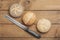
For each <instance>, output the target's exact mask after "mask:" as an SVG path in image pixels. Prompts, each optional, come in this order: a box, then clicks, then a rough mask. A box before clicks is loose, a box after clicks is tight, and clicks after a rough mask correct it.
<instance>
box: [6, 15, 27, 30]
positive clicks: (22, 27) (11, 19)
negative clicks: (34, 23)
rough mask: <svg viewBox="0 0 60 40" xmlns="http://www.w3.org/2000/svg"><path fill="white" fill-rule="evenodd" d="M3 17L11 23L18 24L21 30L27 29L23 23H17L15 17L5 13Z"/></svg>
mask: <svg viewBox="0 0 60 40" xmlns="http://www.w3.org/2000/svg"><path fill="white" fill-rule="evenodd" d="M5 18H7V19H8V20H9V21H11V22H12V23H14V24H16V25H17V26H19V27H20V28H21V29H23V30H27V29H28V27H26V26H24V25H23V24H21V23H19V22H18V21H16V20H15V19H13V18H12V17H10V16H8V15H6V16H5Z"/></svg>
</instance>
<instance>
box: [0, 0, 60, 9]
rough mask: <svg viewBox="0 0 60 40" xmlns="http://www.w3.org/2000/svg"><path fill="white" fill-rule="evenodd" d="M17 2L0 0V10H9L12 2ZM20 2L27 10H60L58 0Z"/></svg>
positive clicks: (18, 0) (16, 1) (14, 1)
mask: <svg viewBox="0 0 60 40" xmlns="http://www.w3.org/2000/svg"><path fill="white" fill-rule="evenodd" d="M24 1H25V2H24ZM18 2H20V0H0V10H9V7H10V6H11V5H12V4H14V3H18ZM21 3H22V5H25V6H24V7H26V8H28V10H60V0H34V1H33V0H29V1H27V0H23V1H22V2H21Z"/></svg>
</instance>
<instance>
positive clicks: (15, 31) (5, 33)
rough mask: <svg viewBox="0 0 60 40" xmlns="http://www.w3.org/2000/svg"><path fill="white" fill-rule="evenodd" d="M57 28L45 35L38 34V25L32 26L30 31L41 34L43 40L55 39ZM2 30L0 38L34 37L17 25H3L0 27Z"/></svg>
mask: <svg viewBox="0 0 60 40" xmlns="http://www.w3.org/2000/svg"><path fill="white" fill-rule="evenodd" d="M57 26H58V25H52V27H51V29H50V30H49V32H47V33H45V34H42V33H40V32H38V31H37V29H36V25H31V26H30V27H29V29H31V30H33V31H34V32H36V33H38V34H40V35H41V37H43V38H45V37H47V38H49V37H55V34H56V30H57ZM27 27H28V26H27ZM33 28H34V29H33ZM0 30H1V33H0V35H1V36H0V37H33V36H31V35H29V34H28V33H26V32H25V31H23V30H22V29H21V28H19V27H18V26H16V25H2V26H0Z"/></svg>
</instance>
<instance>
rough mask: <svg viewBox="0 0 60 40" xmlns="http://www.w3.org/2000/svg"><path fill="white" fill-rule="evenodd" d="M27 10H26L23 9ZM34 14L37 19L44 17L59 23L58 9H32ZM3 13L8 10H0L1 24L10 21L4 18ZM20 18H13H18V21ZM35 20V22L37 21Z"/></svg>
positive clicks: (6, 12) (6, 13)
mask: <svg viewBox="0 0 60 40" xmlns="http://www.w3.org/2000/svg"><path fill="white" fill-rule="evenodd" d="M25 12H27V11H25ZM32 12H34V13H35V14H36V16H37V21H38V20H39V19H41V18H46V19H49V20H50V21H51V22H52V23H56V24H58V23H60V22H59V19H60V18H59V16H60V12H59V11H32ZM5 15H9V12H8V11H0V23H1V24H2V23H3V24H4V23H5V24H6V23H8V24H9V23H11V22H10V21H8V20H7V19H6V18H4V16H5ZM21 18H22V16H21V17H20V18H15V19H16V20H18V21H19V22H20V21H21ZM37 21H36V22H35V23H37Z"/></svg>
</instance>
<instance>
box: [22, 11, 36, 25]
mask: <svg viewBox="0 0 60 40" xmlns="http://www.w3.org/2000/svg"><path fill="white" fill-rule="evenodd" d="M35 20H36V15H35V14H34V13H33V12H31V11H29V12H27V13H26V14H25V15H24V16H23V22H24V23H25V24H26V25H32V24H33V23H34V22H35Z"/></svg>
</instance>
